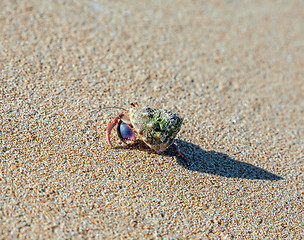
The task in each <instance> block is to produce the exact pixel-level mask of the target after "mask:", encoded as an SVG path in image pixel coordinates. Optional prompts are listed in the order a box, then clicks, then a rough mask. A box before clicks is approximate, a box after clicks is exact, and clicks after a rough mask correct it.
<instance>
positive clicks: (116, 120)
mask: <svg viewBox="0 0 304 240" xmlns="http://www.w3.org/2000/svg"><path fill="white" fill-rule="evenodd" d="M122 116H123V114H119V115H117V116H116V117H115V118H114V119H113V120H112V122H110V123H109V125H108V127H107V130H106V131H107V141H108V143H109V144H110V146H112V144H111V140H110V135H111V131H112V129H113V127H115V125H117V124H118V122H119V120H120V118H121V117H122Z"/></svg>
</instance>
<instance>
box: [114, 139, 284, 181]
mask: <svg viewBox="0 0 304 240" xmlns="http://www.w3.org/2000/svg"><path fill="white" fill-rule="evenodd" d="M175 144H176V145H177V146H178V147H179V149H180V150H181V151H182V152H183V153H185V155H186V156H187V157H188V158H189V160H190V166H187V165H186V164H185V163H184V160H183V159H182V158H181V157H180V156H177V155H176V153H175V152H174V151H173V150H171V148H169V149H167V150H166V151H165V152H163V153H159V155H164V156H171V157H173V156H176V157H177V162H178V164H180V165H181V166H183V167H184V168H186V169H188V170H191V171H197V172H202V173H209V174H213V175H218V176H223V177H228V178H242V179H260V180H281V179H283V178H282V177H280V176H277V175H275V174H273V173H270V172H268V171H266V170H264V169H262V168H259V167H256V166H254V165H252V164H249V163H245V162H241V161H237V160H234V159H232V158H231V157H229V156H228V155H226V154H224V153H220V152H215V151H205V150H203V149H201V148H200V147H199V146H198V145H195V144H192V143H189V142H186V141H182V140H177V139H176V140H175ZM116 148H117V149H134V148H136V149H138V150H140V151H148V152H153V153H155V152H154V151H153V150H151V149H150V148H149V147H148V146H147V145H145V144H144V143H143V142H141V141H136V142H134V143H132V144H129V145H124V146H120V147H116Z"/></svg>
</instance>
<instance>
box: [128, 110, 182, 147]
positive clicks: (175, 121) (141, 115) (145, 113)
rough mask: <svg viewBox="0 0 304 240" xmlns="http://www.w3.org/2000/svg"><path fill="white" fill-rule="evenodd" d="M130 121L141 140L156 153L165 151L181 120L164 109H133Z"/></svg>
mask: <svg viewBox="0 0 304 240" xmlns="http://www.w3.org/2000/svg"><path fill="white" fill-rule="evenodd" d="M130 120H131V123H132V125H133V127H134V129H135V130H136V132H137V133H138V134H139V135H140V136H141V138H142V140H143V141H144V142H145V143H146V144H147V145H148V146H149V147H150V148H152V149H154V150H155V151H156V152H163V151H165V150H166V149H167V148H168V147H169V146H170V145H171V144H172V143H173V139H174V138H175V136H176V135H177V133H178V132H179V131H180V128H181V125H182V123H183V118H182V117H181V116H179V115H178V114H176V113H172V112H170V111H168V110H165V109H152V108H149V107H135V108H131V109H130Z"/></svg>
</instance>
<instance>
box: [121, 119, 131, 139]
mask: <svg viewBox="0 0 304 240" xmlns="http://www.w3.org/2000/svg"><path fill="white" fill-rule="evenodd" d="M117 133H118V136H119V137H120V138H121V139H134V138H135V135H134V132H133V130H132V128H131V127H130V126H129V125H127V124H125V123H124V122H120V123H119V124H118V127H117Z"/></svg>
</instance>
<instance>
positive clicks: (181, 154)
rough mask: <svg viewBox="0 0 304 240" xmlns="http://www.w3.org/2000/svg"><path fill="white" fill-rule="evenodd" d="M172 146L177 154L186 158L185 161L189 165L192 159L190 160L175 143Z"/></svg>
mask: <svg viewBox="0 0 304 240" xmlns="http://www.w3.org/2000/svg"><path fill="white" fill-rule="evenodd" d="M171 147H172V148H173V150H174V151H175V152H176V153H177V154H179V155H180V156H181V157H182V159H183V160H184V162H185V163H186V165H187V166H190V160H189V158H188V157H187V156H186V155H185V154H183V153H182V152H181V150H179V148H178V147H177V146H176V145H175V144H174V143H173V144H172V145H171Z"/></svg>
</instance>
